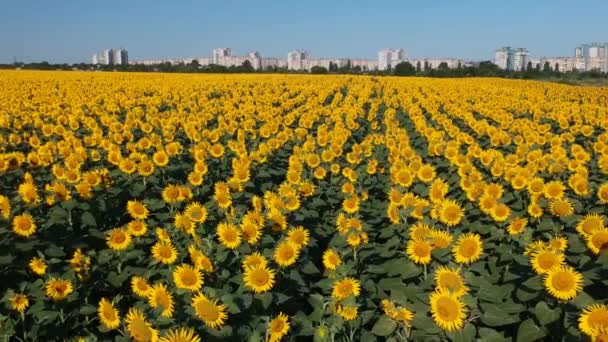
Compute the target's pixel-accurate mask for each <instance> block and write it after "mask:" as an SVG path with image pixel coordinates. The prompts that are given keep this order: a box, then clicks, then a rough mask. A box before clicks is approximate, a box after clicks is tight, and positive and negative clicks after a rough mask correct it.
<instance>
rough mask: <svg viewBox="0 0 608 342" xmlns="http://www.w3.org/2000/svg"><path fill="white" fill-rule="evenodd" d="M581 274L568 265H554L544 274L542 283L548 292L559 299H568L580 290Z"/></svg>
mask: <svg viewBox="0 0 608 342" xmlns="http://www.w3.org/2000/svg"><path fill="white" fill-rule="evenodd" d="M582 282H583V275H582V274H580V273H579V272H577V271H575V270H574V268H572V267H570V266H565V265H561V266H555V267H553V268H552V269H551V270H549V272H547V273H546V274H545V278H544V284H545V288H546V289H547V291H549V293H550V294H551V295H552V296H553V297H555V298H557V299H561V300H570V299H572V298H574V297H576V296H577V295H578V294H579V293H580V292H581V290H582V285H581V284H582Z"/></svg>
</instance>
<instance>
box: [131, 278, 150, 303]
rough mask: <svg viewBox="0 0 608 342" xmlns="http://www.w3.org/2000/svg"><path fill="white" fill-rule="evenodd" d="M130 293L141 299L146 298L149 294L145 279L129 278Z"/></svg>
mask: <svg viewBox="0 0 608 342" xmlns="http://www.w3.org/2000/svg"><path fill="white" fill-rule="evenodd" d="M131 291H133V293H134V294H135V295H137V296H139V297H141V298H148V294H149V293H150V285H149V284H148V281H147V280H146V278H143V277H140V276H133V278H131Z"/></svg>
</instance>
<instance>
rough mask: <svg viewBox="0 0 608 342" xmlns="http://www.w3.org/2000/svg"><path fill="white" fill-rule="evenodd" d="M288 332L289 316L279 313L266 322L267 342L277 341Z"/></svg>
mask: <svg viewBox="0 0 608 342" xmlns="http://www.w3.org/2000/svg"><path fill="white" fill-rule="evenodd" d="M288 332H289V317H288V316H287V315H285V314H284V313H282V312H281V313H279V314H278V315H277V316H276V317H275V318H273V319H272V320H271V321H270V323H268V334H269V335H270V338H269V340H268V341H269V342H278V341H280V340H281V339H282V338H283V336H285V335H287V333H288Z"/></svg>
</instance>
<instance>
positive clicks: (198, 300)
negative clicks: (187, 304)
mask: <svg viewBox="0 0 608 342" xmlns="http://www.w3.org/2000/svg"><path fill="white" fill-rule="evenodd" d="M192 308H194V314H195V315H196V317H197V318H198V319H200V320H201V321H203V322H204V323H205V324H206V325H207V326H208V327H210V328H212V329H218V328H221V327H222V326H223V325H224V322H225V321H226V319H227V318H228V314H226V306H225V305H224V304H218V303H217V300H216V299H214V300H210V299H209V298H207V297H206V296H205V295H204V294H202V293H199V294H197V295H196V296H195V297H194V298H192Z"/></svg>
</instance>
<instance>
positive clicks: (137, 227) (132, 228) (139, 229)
mask: <svg viewBox="0 0 608 342" xmlns="http://www.w3.org/2000/svg"><path fill="white" fill-rule="evenodd" d="M127 231H128V232H129V234H131V235H133V236H142V235H145V234H146V232H147V231H148V226H147V225H146V222H145V221H142V220H133V221H131V222H129V223H128V224H127Z"/></svg>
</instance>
